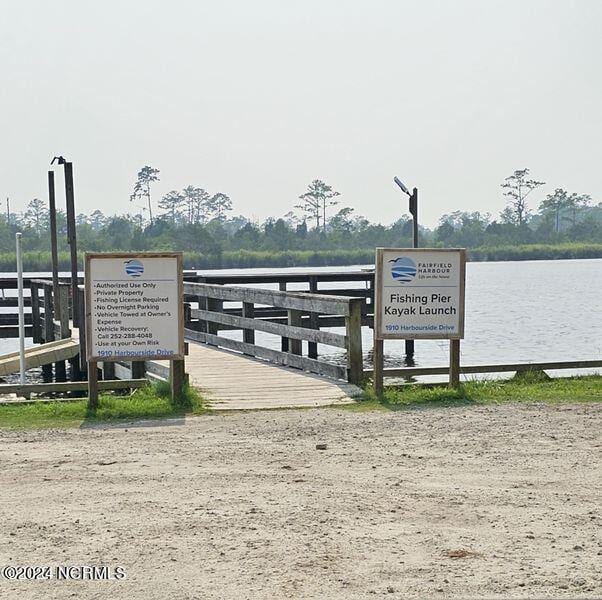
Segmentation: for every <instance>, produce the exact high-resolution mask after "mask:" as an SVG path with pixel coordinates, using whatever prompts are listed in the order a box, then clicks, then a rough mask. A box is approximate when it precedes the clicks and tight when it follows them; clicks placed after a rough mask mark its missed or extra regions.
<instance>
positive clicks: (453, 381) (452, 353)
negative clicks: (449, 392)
mask: <svg viewBox="0 0 602 600" xmlns="http://www.w3.org/2000/svg"><path fill="white" fill-rule="evenodd" d="M459 385H460V340H449V387H450V388H457V387H458V386H459Z"/></svg>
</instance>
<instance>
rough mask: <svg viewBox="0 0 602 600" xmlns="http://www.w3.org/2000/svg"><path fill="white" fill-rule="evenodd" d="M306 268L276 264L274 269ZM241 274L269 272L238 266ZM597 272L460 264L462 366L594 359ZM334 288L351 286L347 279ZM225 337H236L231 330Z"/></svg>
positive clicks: (601, 283)
mask: <svg viewBox="0 0 602 600" xmlns="http://www.w3.org/2000/svg"><path fill="white" fill-rule="evenodd" d="M367 267H369V265H363V266H358V265H356V266H353V267H324V268H314V269H311V271H315V272H319V271H343V270H350V271H355V270H358V269H361V268H367ZM307 270H308V269H307V268H294V269H278V272H289V273H290V272H303V271H307ZM239 272H240V270H232V269H230V270H222V271H219V273H224V274H225V273H239ZM245 272H247V273H266V272H273V270H271V269H245ZM213 273H217V272H216V271H214V272H213ZM6 275H11V274H6ZM1 276H2V274H0V277H1ZM35 276H48V274H41V273H40V274H35ZM601 276H602V259H595V260H563V261H522V262H491V263H468V264H467V269H466V327H465V335H466V337H465V339H464V340H463V341H462V345H461V361H462V364H487V363H509V362H543V361H565V360H566V361H570V360H595V359H601V358H602V277H601ZM338 285H340V287H347V288H349V287H353V286H352V284H349V283H344V284H338ZM357 285H360V286H361V285H363V284H361V283H360V284H357ZM265 287H274V286H265ZM321 287H328V288H335V287H337V284H336V283H328V284H322V286H321ZM290 288H291V289H303V286H301V285H299V286H294V285H291V286H290ZM333 331H337V330H334V329H333ZM225 334H226V332H224V333H223V335H225ZM227 335H228V336H229V337H233V338H236V339H240V335H239V334H238V333H235V332H231V333H228V334H227ZM256 339H257V342H258V343H261V344H265V345H268V346H269V347H273V348H279V344H280V341H279V339H277V338H275V337H274V336H270V335H267V334H261V333H258V334H257V336H256ZM17 346H18V343H17V340H1V339H0V353H1V352H11V351H15V350H16V349H17ZM363 347H364V353H365V355H366V362H367V363H369V360H370V350H371V348H372V331H371V330H369V329H367V328H364V330H363ZM448 349H449V342H447V341H446V340H424V341H421V340H418V341H416V354H415V362H416V365H417V366H441V365H445V364H447V361H448ZM318 350H319V352H320V353H321V354H322V355H325V354H329V355H330V356H331V358H332V359H340V353H338V351H337V349H335V348H329V347H327V346H322V345H320V346H319V349H318ZM305 351H306V349H304V352H305ZM385 361H386V366H391V367H393V366H402V365H403V342H401V341H387V342H385Z"/></svg>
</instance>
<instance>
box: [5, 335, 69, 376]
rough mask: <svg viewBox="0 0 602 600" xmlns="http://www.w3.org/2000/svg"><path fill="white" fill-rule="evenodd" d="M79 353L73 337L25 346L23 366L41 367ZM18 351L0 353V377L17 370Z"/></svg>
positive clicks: (30, 367)
mask: <svg viewBox="0 0 602 600" xmlns="http://www.w3.org/2000/svg"><path fill="white" fill-rule="evenodd" d="M78 354H79V343H78V342H77V341H75V340H73V339H64V340H57V341H55V342H48V343H47V344H41V345H37V346H33V347H32V348H27V350H25V366H26V368H27V369H34V368H35V367H41V366H42V365H47V364H48V363H53V362H59V361H61V360H69V359H70V358H73V357H74V356H77V355H78ZM19 368H20V366H19V353H18V352H12V353H11V354H2V355H0V377H2V376H4V375H8V374H9V373H18V372H19Z"/></svg>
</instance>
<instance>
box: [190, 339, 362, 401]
mask: <svg viewBox="0 0 602 600" xmlns="http://www.w3.org/2000/svg"><path fill="white" fill-rule="evenodd" d="M186 371H187V372H188V374H189V377H190V383H191V385H193V386H194V387H195V388H197V389H198V390H199V391H200V392H201V393H202V394H203V396H204V397H205V398H206V399H207V401H208V404H209V407H210V408H211V409H213V410H245V409H260V408H309V407H315V406H330V405H333V404H350V403H352V402H354V400H353V398H354V397H355V396H359V395H360V394H361V393H362V391H361V389H360V388H359V387H357V386H355V385H352V384H349V383H345V382H343V381H334V380H332V379H327V378H325V377H322V376H319V375H313V374H311V373H306V372H304V371H300V370H297V369H292V368H289V367H280V366H277V365H274V364H271V363H268V362H265V361H262V360H258V359H255V358H250V357H247V356H243V355H242V354H237V353H234V352H229V351H227V350H222V349H220V348H215V347H213V346H208V345H205V344H194V343H190V344H189V353H188V356H187V357H186Z"/></svg>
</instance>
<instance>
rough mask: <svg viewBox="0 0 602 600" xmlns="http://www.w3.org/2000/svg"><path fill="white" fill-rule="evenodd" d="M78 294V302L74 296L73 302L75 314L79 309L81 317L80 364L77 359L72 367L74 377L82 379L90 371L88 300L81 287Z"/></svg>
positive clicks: (77, 379)
mask: <svg viewBox="0 0 602 600" xmlns="http://www.w3.org/2000/svg"><path fill="white" fill-rule="evenodd" d="M76 296H77V303H75V302H74V298H72V299H71V300H72V302H73V314H75V310H76V309H77V311H78V314H79V319H78V322H79V323H80V325H79V326H78V327H79V364H78V363H77V361H73V362H72V363H71V368H72V371H73V375H72V378H73V379H74V380H75V381H80V380H82V379H83V378H84V377H85V376H86V373H87V371H88V362H87V360H86V351H87V350H86V321H87V319H86V310H87V307H86V302H85V297H84V296H85V295H84V290H80V289H79V288H77V292H76ZM73 321H74V327H75V326H76V325H75V318H74V319H73Z"/></svg>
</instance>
